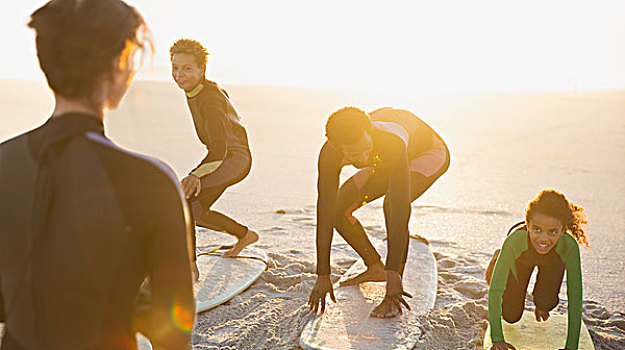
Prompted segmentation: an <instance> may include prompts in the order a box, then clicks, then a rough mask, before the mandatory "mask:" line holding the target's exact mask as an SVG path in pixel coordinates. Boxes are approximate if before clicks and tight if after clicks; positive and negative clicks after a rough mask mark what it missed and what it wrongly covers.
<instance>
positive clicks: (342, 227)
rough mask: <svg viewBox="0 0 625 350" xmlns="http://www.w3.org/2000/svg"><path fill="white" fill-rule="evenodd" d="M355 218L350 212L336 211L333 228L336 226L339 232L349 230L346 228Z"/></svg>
mask: <svg viewBox="0 0 625 350" xmlns="http://www.w3.org/2000/svg"><path fill="white" fill-rule="evenodd" d="M355 220H356V218H355V217H354V216H353V215H352V214H351V213H350V212H347V211H342V212H338V213H336V217H335V219H334V228H336V230H337V231H339V233H342V232H346V231H349V230H348V228H349V227H351V226H353V225H354V221H355Z"/></svg>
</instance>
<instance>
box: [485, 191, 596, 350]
mask: <svg viewBox="0 0 625 350" xmlns="http://www.w3.org/2000/svg"><path fill="white" fill-rule="evenodd" d="M587 223H588V222H587V220H586V214H585V213H584V209H583V208H581V207H579V206H577V205H575V204H573V203H571V202H570V201H569V200H568V199H567V198H566V197H565V196H564V194H562V193H560V192H557V191H554V190H544V191H542V192H540V193H539V194H538V197H536V199H534V200H533V201H531V202H530V203H529V205H528V206H527V209H525V221H524V222H520V223H519V224H517V225H515V226H514V227H512V229H511V230H510V232H508V237H506V240H505V241H504V242H503V246H502V247H501V250H497V251H496V252H495V255H494V256H493V259H492V260H491V263H490V264H489V267H488V268H487V270H486V281H487V283H488V284H489V285H490V287H489V289H488V320H489V322H490V337H491V340H492V342H493V347H492V348H491V349H494V350H506V349H512V350H514V349H515V347H514V345H513V344H510V343H508V342H506V341H505V339H504V336H503V331H502V328H501V319H502V318H503V319H504V320H505V321H506V322H508V323H516V322H518V321H519V320H520V319H521V317H522V316H523V310H524V308H525V295H526V292H527V287H528V284H529V280H530V277H531V276H532V272H533V271H534V268H536V267H537V268H538V273H537V274H536V283H535V284H534V290H533V291H532V296H533V300H534V305H535V306H536V308H535V309H534V316H535V317H536V321H538V322H540V321H546V320H547V319H548V318H549V312H550V311H551V310H553V309H554V308H555V307H556V306H557V305H558V302H559V301H560V299H559V298H558V293H559V292H560V287H561V286H562V279H563V278H564V272H565V271H566V294H567V311H568V328H567V331H566V343H565V348H564V349H566V350H576V349H577V347H578V345H579V334H580V329H581V322H582V303H583V298H582V268H581V260H580V255H579V246H580V245H586V246H587V247H588V246H589V245H588V236H587V234H586V232H584V225H586V224H587ZM491 278H492V280H491Z"/></svg>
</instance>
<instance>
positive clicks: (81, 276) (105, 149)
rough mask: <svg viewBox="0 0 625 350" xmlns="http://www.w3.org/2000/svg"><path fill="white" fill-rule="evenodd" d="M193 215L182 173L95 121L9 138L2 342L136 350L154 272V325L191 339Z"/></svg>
mask: <svg viewBox="0 0 625 350" xmlns="http://www.w3.org/2000/svg"><path fill="white" fill-rule="evenodd" d="M188 216H189V212H188V208H187V206H186V202H185V201H184V200H183V198H182V194H181V191H180V189H179V185H178V181H177V179H176V177H175V175H174V174H173V172H172V171H171V170H170V169H169V168H168V167H167V166H165V165H164V164H163V163H161V162H159V161H157V160H154V159H151V158H147V157H145V156H140V155H137V154H133V153H130V152H128V151H126V150H123V149H121V148H119V147H117V146H116V145H114V144H113V143H112V142H111V141H109V140H108V139H107V138H106V137H105V136H104V130H103V126H102V121H101V120H100V119H99V118H97V117H94V116H90V115H84V114H65V115H62V116H58V117H56V118H51V119H49V120H48V121H47V122H46V123H45V124H44V125H43V126H41V127H39V128H37V129H34V130H32V131H30V132H27V133H25V134H22V135H20V136H17V137H15V138H13V139H11V140H8V141H6V142H4V143H2V144H1V145H0V223H1V224H0V297H1V299H0V300H1V301H2V303H3V304H4V313H5V315H4V318H5V323H6V334H5V337H4V339H3V343H2V349H37V350H38V349H46V350H56V349H62V350H72V349H136V344H135V343H136V341H135V335H134V330H133V316H132V314H133V312H134V311H135V310H134V302H135V297H136V295H137V291H138V289H139V286H140V285H141V283H142V282H143V280H144V279H145V277H146V276H149V277H150V279H151V281H150V290H151V293H152V294H151V305H150V307H151V309H150V311H149V312H148V313H147V317H146V319H147V324H148V326H149V325H150V324H151V325H152V326H157V327H160V330H163V329H165V330H173V331H171V332H169V333H167V334H166V337H164V338H165V339H160V340H161V341H163V342H164V343H161V344H163V345H164V346H167V344H181V342H183V341H188V339H189V335H190V330H191V326H192V324H189V322H191V323H192V322H193V317H194V316H193V315H194V313H195V308H194V300H193V289H192V281H191V273H190V265H189V264H190V259H191V257H190V249H189V246H188V244H189V242H190V238H189V237H190V234H191V232H192V231H191V227H190V225H189V223H188V221H187V220H186V219H185V217H188ZM168 342H169V343H168Z"/></svg>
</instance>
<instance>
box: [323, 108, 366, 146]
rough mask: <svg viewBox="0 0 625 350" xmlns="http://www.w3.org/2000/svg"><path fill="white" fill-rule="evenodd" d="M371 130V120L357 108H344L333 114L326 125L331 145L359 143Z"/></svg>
mask: <svg viewBox="0 0 625 350" xmlns="http://www.w3.org/2000/svg"><path fill="white" fill-rule="evenodd" d="M370 129H371V118H370V117H369V114H367V112H365V111H363V110H362V109H360V108H357V107H343V108H341V109H339V110H338V111H336V112H334V113H332V114H331V115H330V117H329V118H328V122H327V123H326V136H327V138H328V141H330V143H332V144H335V145H338V146H342V145H348V144H351V143H354V142H357V141H358V140H359V139H360V138H361V137H362V135H363V134H364V133H365V132H366V131H369V130H370Z"/></svg>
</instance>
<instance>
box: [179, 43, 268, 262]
mask: <svg viewBox="0 0 625 350" xmlns="http://www.w3.org/2000/svg"><path fill="white" fill-rule="evenodd" d="M169 53H170V55H171V67H172V68H171V74H172V77H173V78H174V80H175V81H176V84H178V86H179V87H180V89H182V90H184V92H185V95H186V96H187V104H188V106H189V110H190V111H191V116H192V117H193V123H194V124H195V131H196V132H197V135H198V137H199V138H200V141H201V142H202V143H203V144H204V145H205V146H206V149H207V151H208V152H207V155H206V157H204V159H202V161H200V163H199V164H198V165H197V166H196V167H195V169H193V170H192V171H191V172H190V173H189V175H187V176H186V177H185V178H183V179H182V181H181V185H182V191H183V192H184V194H185V197H186V198H187V199H188V200H189V202H190V203H191V209H192V211H193V217H194V220H195V224H196V225H198V226H201V227H206V228H210V229H215V230H218V231H224V232H226V233H228V234H231V235H233V236H235V237H236V238H237V243H236V244H235V245H234V246H233V247H232V248H231V249H229V250H228V251H226V252H225V253H224V254H223V255H222V256H223V257H226V258H231V257H235V256H237V255H238V254H239V253H240V252H241V251H242V250H243V249H244V248H245V247H247V246H248V245H250V244H253V243H254V242H256V241H258V234H257V233H256V232H254V231H252V230H250V229H248V228H247V227H246V226H244V225H242V224H240V223H238V222H236V221H235V220H233V219H232V218H230V217H228V216H226V215H224V214H222V213H220V212H217V211H215V210H212V209H211V206H212V205H213V204H214V203H215V202H216V201H217V199H219V197H220V196H221V195H222V194H223V193H224V191H225V190H226V189H227V188H228V187H230V186H232V185H234V184H236V183H238V182H240V181H241V180H243V179H244V178H245V177H246V176H247V174H249V172H250V169H251V167H252V155H251V153H250V147H249V145H248V142H247V132H246V131H245V128H244V127H243V124H241V118H240V117H239V114H238V113H237V110H236V109H235V108H234V105H233V104H232V102H230V98H229V96H228V94H227V93H226V91H225V90H224V89H223V88H221V87H220V86H219V85H217V83H215V82H213V81H210V80H207V79H206V78H205V77H204V75H205V73H206V59H207V56H208V53H207V52H206V49H205V48H204V46H202V44H201V43H199V42H197V41H195V40H190V39H180V40H178V41H176V42H175V43H174V44H173V45H172V46H171V48H170V49H169Z"/></svg>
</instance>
